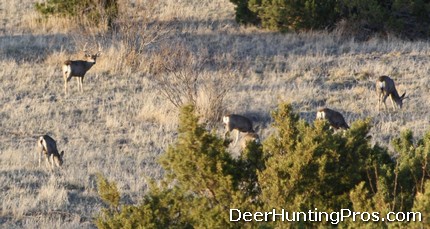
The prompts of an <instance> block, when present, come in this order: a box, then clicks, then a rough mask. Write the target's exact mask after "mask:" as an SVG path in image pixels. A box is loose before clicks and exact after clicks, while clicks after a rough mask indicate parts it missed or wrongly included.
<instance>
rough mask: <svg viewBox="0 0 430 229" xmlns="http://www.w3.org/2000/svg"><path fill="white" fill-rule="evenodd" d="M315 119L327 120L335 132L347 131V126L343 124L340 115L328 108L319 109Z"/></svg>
mask: <svg viewBox="0 0 430 229" xmlns="http://www.w3.org/2000/svg"><path fill="white" fill-rule="evenodd" d="M316 119H319V120H321V119H325V120H327V121H328V122H329V123H330V126H331V127H332V128H333V129H335V130H337V129H339V128H341V129H349V126H348V124H347V123H346V122H345V119H344V118H343V116H342V114H341V113H339V112H337V111H335V110H332V109H329V108H319V109H318V112H317V118H316Z"/></svg>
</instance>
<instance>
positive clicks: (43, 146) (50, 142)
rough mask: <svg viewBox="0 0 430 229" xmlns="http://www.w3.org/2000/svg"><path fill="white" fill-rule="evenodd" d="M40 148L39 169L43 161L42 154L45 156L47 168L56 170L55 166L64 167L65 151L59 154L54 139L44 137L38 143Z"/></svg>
mask: <svg viewBox="0 0 430 229" xmlns="http://www.w3.org/2000/svg"><path fill="white" fill-rule="evenodd" d="M37 146H38V148H39V167H40V162H41V159H42V154H44V155H45V162H46V166H50V167H51V168H54V166H57V167H60V166H61V165H63V155H64V151H61V153H58V149H57V143H56V142H55V140H54V139H53V138H51V137H50V136H48V135H43V136H41V137H40V138H39V140H38V141H37Z"/></svg>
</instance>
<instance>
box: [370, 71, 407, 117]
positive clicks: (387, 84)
mask: <svg viewBox="0 0 430 229" xmlns="http://www.w3.org/2000/svg"><path fill="white" fill-rule="evenodd" d="M376 92H377V93H378V97H379V100H378V110H380V109H381V100H382V102H383V103H384V107H385V110H387V104H385V100H387V97H388V96H390V99H391V104H392V105H393V109H394V110H395V109H396V106H395V105H394V102H396V104H397V106H398V107H399V108H400V109H402V105H403V99H405V95H406V92H405V93H403V95H402V96H399V93H398V92H397V90H396V86H395V85H394V81H393V80H392V79H391V78H390V77H388V76H380V77H379V78H378V80H377V81H376Z"/></svg>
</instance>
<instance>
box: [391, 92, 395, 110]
mask: <svg viewBox="0 0 430 229" xmlns="http://www.w3.org/2000/svg"><path fill="white" fill-rule="evenodd" d="M390 100H391V104H392V105H393V109H394V110H396V105H395V104H394V99H393V96H392V95H391V96H390Z"/></svg>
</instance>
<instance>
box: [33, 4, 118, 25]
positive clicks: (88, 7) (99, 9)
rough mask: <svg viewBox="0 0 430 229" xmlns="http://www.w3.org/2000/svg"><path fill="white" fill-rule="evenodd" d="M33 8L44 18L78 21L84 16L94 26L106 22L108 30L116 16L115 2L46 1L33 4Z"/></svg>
mask: <svg viewBox="0 0 430 229" xmlns="http://www.w3.org/2000/svg"><path fill="white" fill-rule="evenodd" d="M35 7H36V10H37V11H38V12H39V13H40V14H42V15H43V16H45V17H48V16H51V15H56V16H60V17H71V18H76V19H79V18H80V17H82V16H84V17H86V18H87V19H88V20H89V21H90V22H91V23H93V24H94V25H100V24H101V23H102V22H106V23H107V25H108V27H109V28H111V27H112V26H113V23H114V20H115V19H116V18H117V16H118V2H117V0H47V1H45V2H43V3H35Z"/></svg>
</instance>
